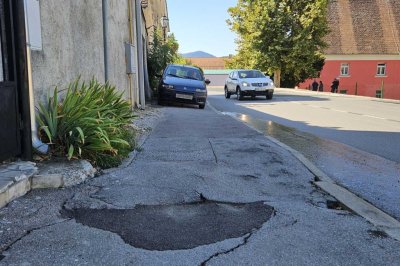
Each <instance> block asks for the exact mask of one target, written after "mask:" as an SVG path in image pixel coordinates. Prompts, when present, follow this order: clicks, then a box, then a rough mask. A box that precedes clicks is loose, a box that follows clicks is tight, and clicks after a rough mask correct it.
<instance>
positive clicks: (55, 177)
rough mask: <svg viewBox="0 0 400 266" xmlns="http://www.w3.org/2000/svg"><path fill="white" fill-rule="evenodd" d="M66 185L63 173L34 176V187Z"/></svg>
mask: <svg viewBox="0 0 400 266" xmlns="http://www.w3.org/2000/svg"><path fill="white" fill-rule="evenodd" d="M63 186H64V178H63V176H62V175H61V174H47V175H35V176H33V177H32V189H38V188H60V187H63Z"/></svg>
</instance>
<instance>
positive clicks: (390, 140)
mask: <svg viewBox="0 0 400 266" xmlns="http://www.w3.org/2000/svg"><path fill="white" fill-rule="evenodd" d="M208 101H209V102H210V103H211V104H212V106H214V107H215V108H216V109H217V110H219V111H222V112H237V113H242V114H246V115H249V116H251V117H253V118H256V119H261V120H264V121H274V122H276V123H279V124H281V125H285V126H288V127H293V128H296V129H298V130H301V131H304V132H308V133H311V134H314V135H316V136H319V137H321V138H326V139H330V140H334V141H337V142H340V143H344V144H347V145H350V146H352V147H355V148H357V149H360V150H363V151H366V152H368V153H372V154H375V155H378V156H380V157H383V158H386V159H389V160H392V161H394V162H400V101H397V103H396V102H383V101H379V100H377V99H374V98H367V97H341V95H331V94H329V93H313V92H301V91H300V92H299V91H295V90H290V89H286V90H285V89H279V90H276V92H275V94H274V98H273V99H272V101H266V100H265V98H264V97H258V98H257V99H256V100H251V99H250V98H246V99H245V100H244V101H241V102H239V101H237V99H236V95H232V96H231V99H228V100H227V99H225V98H224V96H223V89H222V88H220V89H210V90H209V98H208Z"/></svg>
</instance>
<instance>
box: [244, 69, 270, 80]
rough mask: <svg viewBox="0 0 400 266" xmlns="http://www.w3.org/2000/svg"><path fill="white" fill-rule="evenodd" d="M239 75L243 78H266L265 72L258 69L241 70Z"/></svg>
mask: <svg viewBox="0 0 400 266" xmlns="http://www.w3.org/2000/svg"><path fill="white" fill-rule="evenodd" d="M239 77H240V78H241V79H255V78H265V76H264V74H263V73H261V72H260V71H258V70H245V71H239Z"/></svg>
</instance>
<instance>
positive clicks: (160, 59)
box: [147, 31, 186, 88]
mask: <svg viewBox="0 0 400 266" xmlns="http://www.w3.org/2000/svg"><path fill="white" fill-rule="evenodd" d="M162 38H163V37H162V36H161V32H160V31H154V35H153V42H152V43H150V47H149V52H148V55H147V64H148V67H147V68H148V73H149V77H150V83H151V87H152V88H156V87H157V83H158V78H157V77H156V75H157V74H161V73H162V71H163V70H164V69H165V67H166V66H167V65H168V64H171V63H179V64H186V60H185V59H184V58H183V57H182V56H180V55H179V54H178V48H179V44H178V42H177V40H176V39H175V36H174V34H170V35H169V36H168V38H167V40H166V42H164V41H163V40H162Z"/></svg>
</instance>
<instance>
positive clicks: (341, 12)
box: [324, 0, 400, 54]
mask: <svg viewBox="0 0 400 266" xmlns="http://www.w3.org/2000/svg"><path fill="white" fill-rule="evenodd" d="M328 23H329V26H330V33H329V34H328V36H327V37H326V41H327V44H328V48H326V49H325V51H324V53H325V54H400V1H399V0H330V1H329V7H328Z"/></svg>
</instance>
